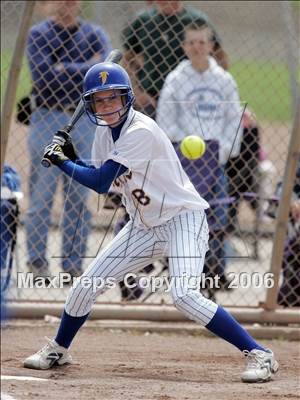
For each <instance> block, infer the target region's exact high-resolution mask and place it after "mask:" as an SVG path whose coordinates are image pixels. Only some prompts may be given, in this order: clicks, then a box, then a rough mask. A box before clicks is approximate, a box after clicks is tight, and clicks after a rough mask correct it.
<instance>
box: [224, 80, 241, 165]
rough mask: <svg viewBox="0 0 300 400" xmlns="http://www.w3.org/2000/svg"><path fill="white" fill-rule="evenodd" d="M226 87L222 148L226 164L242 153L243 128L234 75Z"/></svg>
mask: <svg viewBox="0 0 300 400" xmlns="http://www.w3.org/2000/svg"><path fill="white" fill-rule="evenodd" d="M230 78H231V79H230V80H229V81H228V82H227V85H226V87H225V92H226V95H225V120H224V131H223V135H222V136H223V140H222V142H223V143H222V146H221V148H220V162H221V163H222V164H225V163H226V162H227V161H228V159H229V158H232V157H236V156H238V155H239V153H240V147H241V141H242V135H243V130H242V126H241V120H242V116H243V109H242V107H241V104H240V98H239V94H238V89H237V85H236V83H235V81H234V79H233V78H232V77H230Z"/></svg>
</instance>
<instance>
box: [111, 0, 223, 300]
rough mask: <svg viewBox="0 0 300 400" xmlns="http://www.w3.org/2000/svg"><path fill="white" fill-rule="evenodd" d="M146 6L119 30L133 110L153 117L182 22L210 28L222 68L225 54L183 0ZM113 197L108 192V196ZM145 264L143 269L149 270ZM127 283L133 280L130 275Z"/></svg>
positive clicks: (177, 52)
mask: <svg viewBox="0 0 300 400" xmlns="http://www.w3.org/2000/svg"><path fill="white" fill-rule="evenodd" d="M148 4H149V6H150V7H149V9H148V10H146V11H143V12H142V13H140V14H139V15H138V17H137V18H136V19H135V20H134V21H133V22H132V23H131V24H129V25H128V26H127V27H126V28H125V29H124V30H123V32H122V43H123V47H124V63H125V65H124V66H125V68H126V70H127V71H128V73H129V75H130V78H131V82H132V85H133V90H134V94H135V98H136V101H135V107H136V109H137V110H139V111H141V112H144V113H145V114H148V115H149V116H150V117H152V118H154V117H155V112H156V106H157V101H158V97H159V94H160V90H161V88H162V86H163V84H164V81H165V78H166V76H167V75H168V73H169V72H171V71H172V70H173V69H174V68H175V67H176V66H177V65H178V64H179V63H180V61H182V60H183V59H184V58H186V55H185V53H184V51H183V49H182V46H181V45H182V40H183V32H184V28H185V26H186V25H188V24H190V23H191V22H192V21H193V20H195V19H201V20H202V21H203V22H204V23H206V24H208V25H209V26H210V27H211V28H212V31H213V46H212V49H211V52H212V55H213V57H214V58H215V59H216V60H217V62H218V63H220V64H221V65H222V66H223V67H224V68H228V57H227V54H226V53H225V51H224V50H223V48H222V45H221V40H220V38H219V36H218V34H217V32H216V30H215V28H214V27H213V25H212V23H211V21H210V20H209V18H208V17H207V15H205V14H204V13H202V12H201V11H198V10H196V9H194V8H191V7H186V6H185V5H184V2H182V1H177V0H172V1H151V2H150V1H149V2H148ZM116 198H117V195H116V194H115V193H109V196H108V199H113V202H114V199H116ZM127 221H128V215H126V214H125V215H124V216H123V217H121V218H120V219H119V221H118V223H117V225H116V228H115V233H116V234H117V233H118V232H119V230H120V229H121V228H122V227H123V226H124V225H125V224H126V222H127ZM152 269H153V266H151V265H149V266H148V267H146V268H145V269H144V272H147V273H149V272H151V271H152ZM130 283H131V284H134V279H133V278H132V281H131V282H130ZM120 287H121V295H122V298H123V299H125V300H135V299H138V298H139V297H140V296H141V295H142V293H143V291H142V289H141V288H139V287H136V288H132V289H129V288H127V287H125V285H124V283H123V282H120Z"/></svg>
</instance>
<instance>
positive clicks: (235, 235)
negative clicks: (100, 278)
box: [1, 1, 300, 307]
mask: <svg viewBox="0 0 300 400" xmlns="http://www.w3.org/2000/svg"><path fill="white" fill-rule="evenodd" d="M67 3H68V2H67ZM77 3H78V2H69V3H68V4H67V8H65V5H64V2H50V1H43V2H36V5H35V10H34V14H33V16H32V25H35V27H34V28H33V29H31V30H30V33H29V34H28V35H29V36H28V41H27V46H26V54H24V57H23V61H22V68H21V73H20V77H19V82H18V89H17V95H16V99H15V108H14V110H15V111H14V115H13V120H12V122H11V128H10V132H9V141H8V145H7V151H6V158H5V163H6V165H9V166H11V167H13V168H14V169H15V170H16V172H17V173H18V174H19V178H20V181H21V191H22V192H23V198H22V199H21V200H20V199H16V197H14V199H15V200H14V201H15V202H16V203H17V205H18V209H19V213H18V221H16V219H15V218H12V219H10V220H9V219H7V218H6V216H5V214H4V211H3V208H2V207H4V202H7V200H5V199H2V198H1V244H2V243H6V244H7V242H8V240H9V241H11V240H15V241H16V245H15V246H14V247H13V248H12V249H11V250H7V251H8V253H7V254H6V255H4V256H3V257H2V256H1V271H2V276H3V274H4V275H5V277H6V276H7V274H8V273H10V272H9V271H11V279H10V283H9V287H8V289H7V292H8V294H7V296H8V299H9V300H19V301H23V300H32V301H64V300H65V298H66V294H67V291H68V289H69V285H67V284H66V283H65V284H64V285H61V287H49V288H47V287H46V288H45V286H44V285H40V287H39V285H38V284H37V283H36V285H33V287H31V281H30V278H28V280H26V279H27V278H26V277H29V276H30V275H29V274H27V275H26V274H25V273H27V272H32V273H33V275H32V276H33V277H34V276H35V275H36V274H37V273H38V274H39V275H41V274H42V275H43V274H46V273H47V274H48V273H49V272H50V274H51V276H58V275H59V273H60V272H69V273H71V275H72V276H74V277H76V276H77V275H79V274H80V273H81V271H83V270H84V269H85V268H87V266H88V265H89V263H90V262H91V260H92V259H93V258H94V257H95V256H96V255H97V254H98V253H99V251H100V250H101V248H103V246H105V245H106V244H107V243H109V241H110V240H111V239H112V238H113V237H114V235H115V234H116V232H117V231H118V230H119V229H120V228H121V227H122V226H123V225H124V224H125V223H126V221H127V218H128V216H127V215H126V212H125V210H124V208H123V207H122V206H121V203H120V199H119V198H118V196H117V195H115V194H113V193H110V194H109V196H102V195H101V196H98V195H96V194H95V193H92V192H91V191H88V190H85V189H84V188H83V187H81V186H80V185H77V184H75V183H74V182H71V181H70V180H69V179H67V178H66V177H63V175H62V174H60V173H59V171H58V169H57V168H50V169H49V170H45V169H43V167H42V166H41V165H40V159H41V156H42V152H43V148H44V146H45V145H46V144H47V143H49V142H50V141H51V138H52V135H53V133H54V132H55V131H56V130H58V129H60V128H62V127H63V126H64V125H66V124H67V122H68V119H69V118H70V116H71V115H72V112H73V111H74V109H75V107H76V104H77V103H78V101H79V99H80V94H81V90H82V86H81V85H82V79H83V76H84V74H85V72H86V71H87V69H88V68H89V67H90V66H91V65H92V64H93V63H95V62H99V61H101V60H103V59H104V58H105V56H106V55H107V54H108V52H109V50H110V49H111V48H119V49H122V50H123V51H124V60H123V65H124V66H125V67H126V69H127V70H128V72H129V73H130V75H131V78H132V82H133V85H134V90H135V94H136V108H137V109H139V110H141V111H143V112H145V113H146V114H148V115H150V116H152V117H154V118H156V120H157V122H158V123H159V124H161V125H166V126H163V127H164V128H165V130H166V133H167V134H169V136H170V137H171V136H172V135H171V126H170V129H168V123H167V121H168V120H169V119H170V116H171V115H172V114H174V115H175V117H174V120H173V122H174V124H177V128H178V132H179V134H177V136H176V135H175V136H174V137H175V139H174V137H173V139H172V137H171V140H172V141H173V144H174V146H175V149H176V151H177V153H178V156H179V158H180V160H181V162H182V165H183V167H184V169H185V171H186V173H187V174H188V175H189V176H190V178H191V180H192V182H193V183H194V185H195V186H196V188H197V190H198V191H199V192H200V193H201V194H202V196H203V197H204V198H206V199H207V200H208V201H209V202H210V203H211V204H212V206H213V207H212V210H211V211H210V215H209V220H210V225H211V237H210V251H209V253H208V254H207V261H206V264H205V272H206V275H207V277H211V278H212V279H213V278H214V277H215V276H217V277H219V278H220V280H219V283H218V284H217V287H216V286H214V287H213V288H211V287H208V286H204V287H202V290H203V291H204V293H205V295H206V296H208V297H211V298H215V299H216V300H217V302H218V303H221V304H223V305H225V306H249V307H250V306H251V307H253V306H254V307H256V306H259V305H260V304H261V303H262V302H264V301H265V296H266V290H267V289H268V288H269V287H270V286H271V285H272V276H271V275H270V261H271V254H272V250H273V247H272V244H273V234H274V230H275V223H276V208H277V205H278V200H279V192H278V190H276V188H277V184H278V183H279V182H280V179H281V178H282V176H283V172H284V167H285V162H286V159H287V148H288V143H289V139H290V132H291V126H292V116H293V105H294V103H293V101H294V98H293V91H292V90H291V87H295V86H297V76H295V71H296V74H297V73H299V66H298V65H297V55H296V54H295V52H294V49H295V48H296V49H297V48H298V45H299V43H297V38H299V35H298V34H299V32H298V33H297V23H296V22H297V18H298V17H299V8H298V7H297V5H294V4H292V2H291V4H289V2H282V3H280V2H256V1H254V2H234V3H232V2H226V1H225V2H223V1H222V2H208V1H199V2H189V1H186V2H183V6H184V7H185V10H186V11H183V10H181V11H180V10H178V15H179V16H177V17H176V15H174V13H173V14H172V12H171V13H170V10H168V9H167V8H168V6H169V7H170V5H168V4H167V6H166V4H165V5H163V3H166V2H161V6H162V7H166V9H165V10H164V12H165V13H166V14H170V15H169V16H168V17H162V16H161V15H160V14H159V13H158V11H157V9H156V11H155V4H154V3H155V2H144V1H135V2H118V1H114V2H110V1H97V2H95V1H94V2H93V1H85V2H82V4H81V9H80V11H79V14H80V18H81V24H80V25H79V28H78V27H77V28H74V27H71V28H70V29H68V30H66V29H65V30H63V29H60V28H59V27H58V26H57V25H55V24H54V22H53V20H51V19H49V16H51V15H52V14H53V13H55V12H56V13H57V12H58V15H60V17H59V18H61V19H64V18H63V17H62V15H63V13H67V14H70V13H72V10H71V8H72V7H77ZM169 3H172V2H169ZM173 3H177V2H173ZM284 3H286V4H284ZM24 6H25V2H20V1H3V2H1V58H2V65H1V98H2V102H5V98H4V91H5V86H6V82H7V78H8V76H9V74H10V73H11V71H12V68H14V66H12V65H11V60H12V55H13V49H14V46H15V43H16V41H17V40H18V38H19V32H18V26H19V25H20V19H21V17H22V10H23V7H24ZM190 7H192V9H191V8H190ZM291 10H292V13H291ZM73 11H74V10H73ZM201 13H205V14H206V15H207V16H208V17H209V20H210V22H207V24H208V25H209V27H210V30H211V31H212V34H213V42H212V49H211V56H212V59H211V60H215V61H210V62H211V63H215V64H214V65H215V67H214V68H216V66H217V64H219V65H221V66H223V67H224V68H225V69H228V72H226V73H225V72H223V73H221V75H222V74H223V75H222V76H221V77H220V80H218V79H216V78H213V80H212V81H209V80H208V81H207V80H206V78H205V76H204V75H205V72H202V71H201V72H200V73H199V79H198V78H197V79H198V80H196V83H195V81H193V80H192V78H191V76H189V75H186V76H185V79H181V80H180V82H178V80H177V81H176V77H175V81H173V82H172V87H173V89H174V88H175V87H176V90H175V89H174V90H175V91H174V93H172V95H170V96H171V97H172V96H173V97H172V99H173V100H172V99H171V100H172V101H170V98H169V99H168V96H166V99H163V100H161V99H160V95H161V93H162V91H163V90H166V91H167V88H166V78H167V76H168V75H169V74H170V73H172V71H174V69H177V70H178V68H180V66H183V65H185V64H186V63H187V61H186V55H185V51H186V52H188V50H187V49H186V48H185V49H184V47H183V40H184V38H185V39H186V40H187V37H188V36H187V34H186V32H187V30H186V27H187V26H188V25H189V24H190V23H191V22H192V21H194V20H195V19H197V20H199V19H200V20H203V18H204V19H205V18H206V17H205V16H204V15H203V14H201ZM45 19H46V22H45ZM287 19H290V20H291V21H292V22H293V24H294V25H291V26H289V28H288V29H287V26H286V21H287ZM36 24H39V25H36ZM293 26H295V27H296V28H295V29H293ZM189 29H190V28H189ZM193 29H194V28H193ZM193 29H192V30H190V31H189V32H190V33H191V32H192V35H193V34H195V29H194V30H193ZM196 31H197V30H196ZM200 32H203V31H202V30H200ZM201 34H202V33H200V36H201ZM188 38H189V40H190V43H189V44H190V46H193V45H195V43H192V40H193V36H191V37H188ZM201 38H202V39H203V37H202V36H201ZM197 40H198V39H197ZM187 44H188V43H186V45H187ZM194 51H196V52H197V51H200V50H199V49H198V50H195V49H194ZM298 51H299V48H298ZM190 52H192V55H191V57H195V54H194V55H193V50H190ZM178 66H179V67H178ZM210 68H211V66H210ZM179 71H180V69H179ZM218 71H219V70H218ZM228 73H230V74H231V76H232V77H233V79H234V81H233V80H231V78H229V75H228ZM183 75H184V74H183ZM183 75H180V77H182V76H183ZM212 76H214V75H212ZM168 79H169V78H168ZM214 79H215V80H214ZM207 82H209V84H208V86H206V84H207ZM228 82H229V83H228ZM234 82H236V87H237V92H238V96H239V100H238V101H237V100H236V99H235V100H234V99H233V98H232V97H231V95H230V93H229V94H228V97H226V95H225V93H226V91H228V86H226V84H228V85H230V84H233V86H234ZM197 84H199V88H198V89H199V90H198V89H197V90H198V91H197V90H196V86H197ZM214 85H217V86H218V85H219V89H218V88H217V89H216V88H215V87H214ZM222 85H223V86H222ZM218 90H219V92H220V93H219V92H218ZM216 93H217V94H216ZM174 96H175V101H174ZM189 102H190V103H189ZM224 104H225V106H224ZM159 107H161V110H160V109H159ZM178 107H179V108H178ZM234 108H235V115H232V110H233V109H234ZM185 110H186V114H185ZM216 110H217V112H219V110H221V111H220V113H221V114H220V115H216ZM29 114H30V116H29ZM164 117H165V118H164ZM191 118H195V120H196V125H193V124H192V121H191ZM220 120H221V122H222V121H223V122H222V123H223V125H222V123H221V122H220V123H219V122H218V123H216V121H220ZM183 121H185V123H184V124H183V123H182V122H183ZM230 124H231V125H232V126H231V131H230V129H229V130H228V125H230ZM225 129H227V135H228V137H227V142H228V141H231V143H230V146H231V147H230V146H229V147H230V149H231V150H232V148H233V147H234V141H236V143H237V142H240V143H241V148H240V149H241V150H240V153H234V152H232V151H229V152H228V151H227V153H228V154H227V155H226V156H225V157H223V156H221V154H223V153H224V151H223V150H224V149H223V147H224V137H225V136H226V134H225V133H224V131H225ZM93 132H94V126H93V125H92V124H91V123H90V122H89V120H88V119H87V118H86V117H83V118H82V119H81V120H80V123H79V124H78V125H77V127H76V129H75V130H74V134H72V136H73V140H74V143H75V147H76V149H77V150H78V152H79V155H80V157H81V158H82V159H85V160H89V159H90V149H91V145H92V140H93ZM188 135H198V136H200V137H202V138H203V139H204V140H205V142H206V152H205V154H204V156H203V157H202V158H200V159H199V160H195V161H193V160H188V159H187V158H186V157H184V156H183V155H182V153H181V151H180V142H181V140H182V139H183V138H184V137H185V136H188ZM225 139H226V138H225ZM225 141H226V140H225ZM225 147H226V146H225ZM227 148H228V144H227ZM225 153H226V151H225ZM296 179H298V181H297V180H296V181H295V183H294V197H293V202H294V203H296V202H297V201H298V202H299V185H300V184H299V179H300V178H299V168H298V175H297V178H296ZM297 182H298V186H297ZM2 185H4V180H3V182H2ZM6 206H7V204H6ZM292 207H296V206H294V205H293V206H292ZM291 211H292V213H291V216H290V221H289V231H288V232H287V238H286V245H285V252H284V259H283V261H282V274H281V278H280V291H279V299H278V301H279V304H280V305H283V306H286V307H293V306H299V305H300V299H299V297H300V244H299V240H300V239H299V236H300V234H299V214H298V217H297V216H296V211H294V208H292V209H291ZM5 212H7V208H6V211H5ZM12 212H13V213H14V215H16V214H17V213H16V210H15V209H14V210H13V211H12ZM7 221H10V222H7ZM16 224H17V225H16ZM16 226H17V228H16ZM9 231H10V232H11V234H12V235H10V236H9V235H7V232H9ZM4 259H5V261H4ZM10 260H11V261H10ZM10 262H12V263H13V265H12V269H11V270H10V268H8V264H9V263H10ZM167 267H168V259H161V260H157V261H155V262H154V263H153V264H152V265H149V266H148V267H146V268H145V269H144V270H143V271H141V272H140V273H139V275H140V276H143V277H144V278H143V279H142V280H139V279H138V277H137V278H136V279H134V278H133V277H130V278H129V279H128V280H127V284H128V283H129V284H131V286H132V288H129V287H128V285H127V286H126V285H125V284H124V283H121V284H120V285H119V286H117V287H115V288H113V289H110V290H109V291H106V292H105V293H104V294H103V295H102V296H101V297H100V298H99V299H98V301H99V302H104V303H106V302H109V303H119V302H120V301H125V302H129V301H137V302H144V303H145V304H162V303H171V297H170V293H169V292H168V291H167V290H165V289H166V285H163V284H161V282H162V283H166V282H167V278H168V272H167V271H168V268H167ZM34 274H35V275H34ZM150 277H156V279H157V280H156V283H157V287H156V288H155V290H154V288H153V286H152V287H151V286H150V287H149V280H150ZM160 278H161V280H160V281H159V282H160V283H158V280H159V279H160ZM5 279H6V278H5ZM5 282H6V280H5ZM136 284H137V286H136ZM50 286H51V285H50ZM152 289H153V290H152Z"/></svg>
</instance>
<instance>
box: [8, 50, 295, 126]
mask: <svg viewBox="0 0 300 400" xmlns="http://www.w3.org/2000/svg"><path fill="white" fill-rule="evenodd" d="M11 56H12V54H11V51H8V50H6V51H3V52H2V54H1V99H3V96H4V90H5V87H6V82H7V77H8V73H9V68H10V62H11ZM230 72H231V73H232V75H233V76H234V78H235V79H236V81H237V83H238V87H239V93H240V98H241V101H243V102H247V104H248V105H249V107H251V109H252V110H253V111H254V112H255V114H256V115H257V117H258V118H259V119H265V120H270V121H276V120H277V121H287V120H289V119H290V118H291V92H290V81H289V73H288V69H287V67H286V66H285V65H284V64H280V63H272V62H270V61H268V62H254V61H237V62H235V63H233V65H232V67H231V68H230ZM299 74H300V71H299ZM30 90H31V78H30V73H29V69H28V65H27V62H26V59H25V57H24V59H23V63H22V69H21V75H20V78H19V83H18V89H17V99H16V102H17V100H19V99H20V98H22V97H23V96H26V95H27V94H29V92H30Z"/></svg>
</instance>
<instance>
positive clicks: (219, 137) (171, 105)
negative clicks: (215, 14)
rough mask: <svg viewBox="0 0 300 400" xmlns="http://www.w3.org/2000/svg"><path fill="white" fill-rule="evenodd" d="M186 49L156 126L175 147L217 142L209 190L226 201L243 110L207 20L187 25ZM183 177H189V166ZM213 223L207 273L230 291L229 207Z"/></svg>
mask: <svg viewBox="0 0 300 400" xmlns="http://www.w3.org/2000/svg"><path fill="white" fill-rule="evenodd" d="M182 46H183V49H184V52H185V54H186V56H187V59H185V60H183V61H181V63H180V64H179V65H178V66H177V67H176V68H175V69H174V70H173V71H172V72H170V73H169V75H168V76H167V78H166V80H165V83H164V85H163V88H162V91H161V93H160V97H159V101H158V107H157V113H156V121H157V123H158V125H159V126H160V127H161V128H162V129H163V130H164V131H165V132H166V133H167V135H168V136H169V138H170V140H171V141H172V143H174V144H175V143H180V142H181V141H182V140H183V139H184V138H185V137H186V136H188V135H197V136H200V137H202V138H203V139H204V140H216V141H217V142H218V144H219V154H218V155H217V156H218V160H219V164H220V171H221V173H219V174H218V177H216V180H215V187H212V188H211V191H212V192H214V196H215V197H217V198H227V197H228V181H227V176H226V174H225V164H226V163H227V161H228V160H229V159H230V158H234V157H236V156H238V155H239V152H240V145H241V141H242V135H243V130H242V127H241V119H242V115H243V108H242V107H241V103H240V98H239V94H238V89H237V84H236V82H235V80H234V78H233V77H232V75H231V74H230V73H229V72H228V71H225V70H224V69H223V68H222V67H221V66H220V65H218V64H217V62H216V60H215V59H214V58H213V57H212V56H211V54H212V49H213V33H212V30H211V28H210V27H209V26H208V25H207V24H205V22H203V20H200V19H199V20H195V21H194V22H192V23H191V24H189V25H187V26H186V28H185V32H184V41H183V44H182ZM181 158H182V159H183V158H184V157H183V156H181ZM185 164H186V163H185ZM195 167H197V165H196V164H195ZM191 170H192V169H191ZM185 172H186V173H187V174H188V175H190V174H189V168H188V167H187V168H185ZM199 173H200V172H199ZM193 175H194V169H193ZM190 179H192V181H193V179H194V177H193V176H190ZM198 179H199V178H198ZM193 183H194V184H195V185H196V183H195V182H193ZM196 186H197V185H196ZM216 192H218V193H216ZM207 200H210V199H207ZM214 219H215V220H217V221H218V222H219V224H218V227H217V228H214V234H213V235H212V236H211V239H210V253H211V257H209V255H208V258H207V272H210V273H211V274H212V275H214V274H218V275H219V278H220V282H221V283H223V288H228V286H229V281H228V280H227V278H226V275H225V267H226V263H225V261H226V260H225V250H224V240H225V229H226V226H227V224H228V204H226V202H223V203H222V204H221V202H220V205H218V206H216V207H215V208H214Z"/></svg>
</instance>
